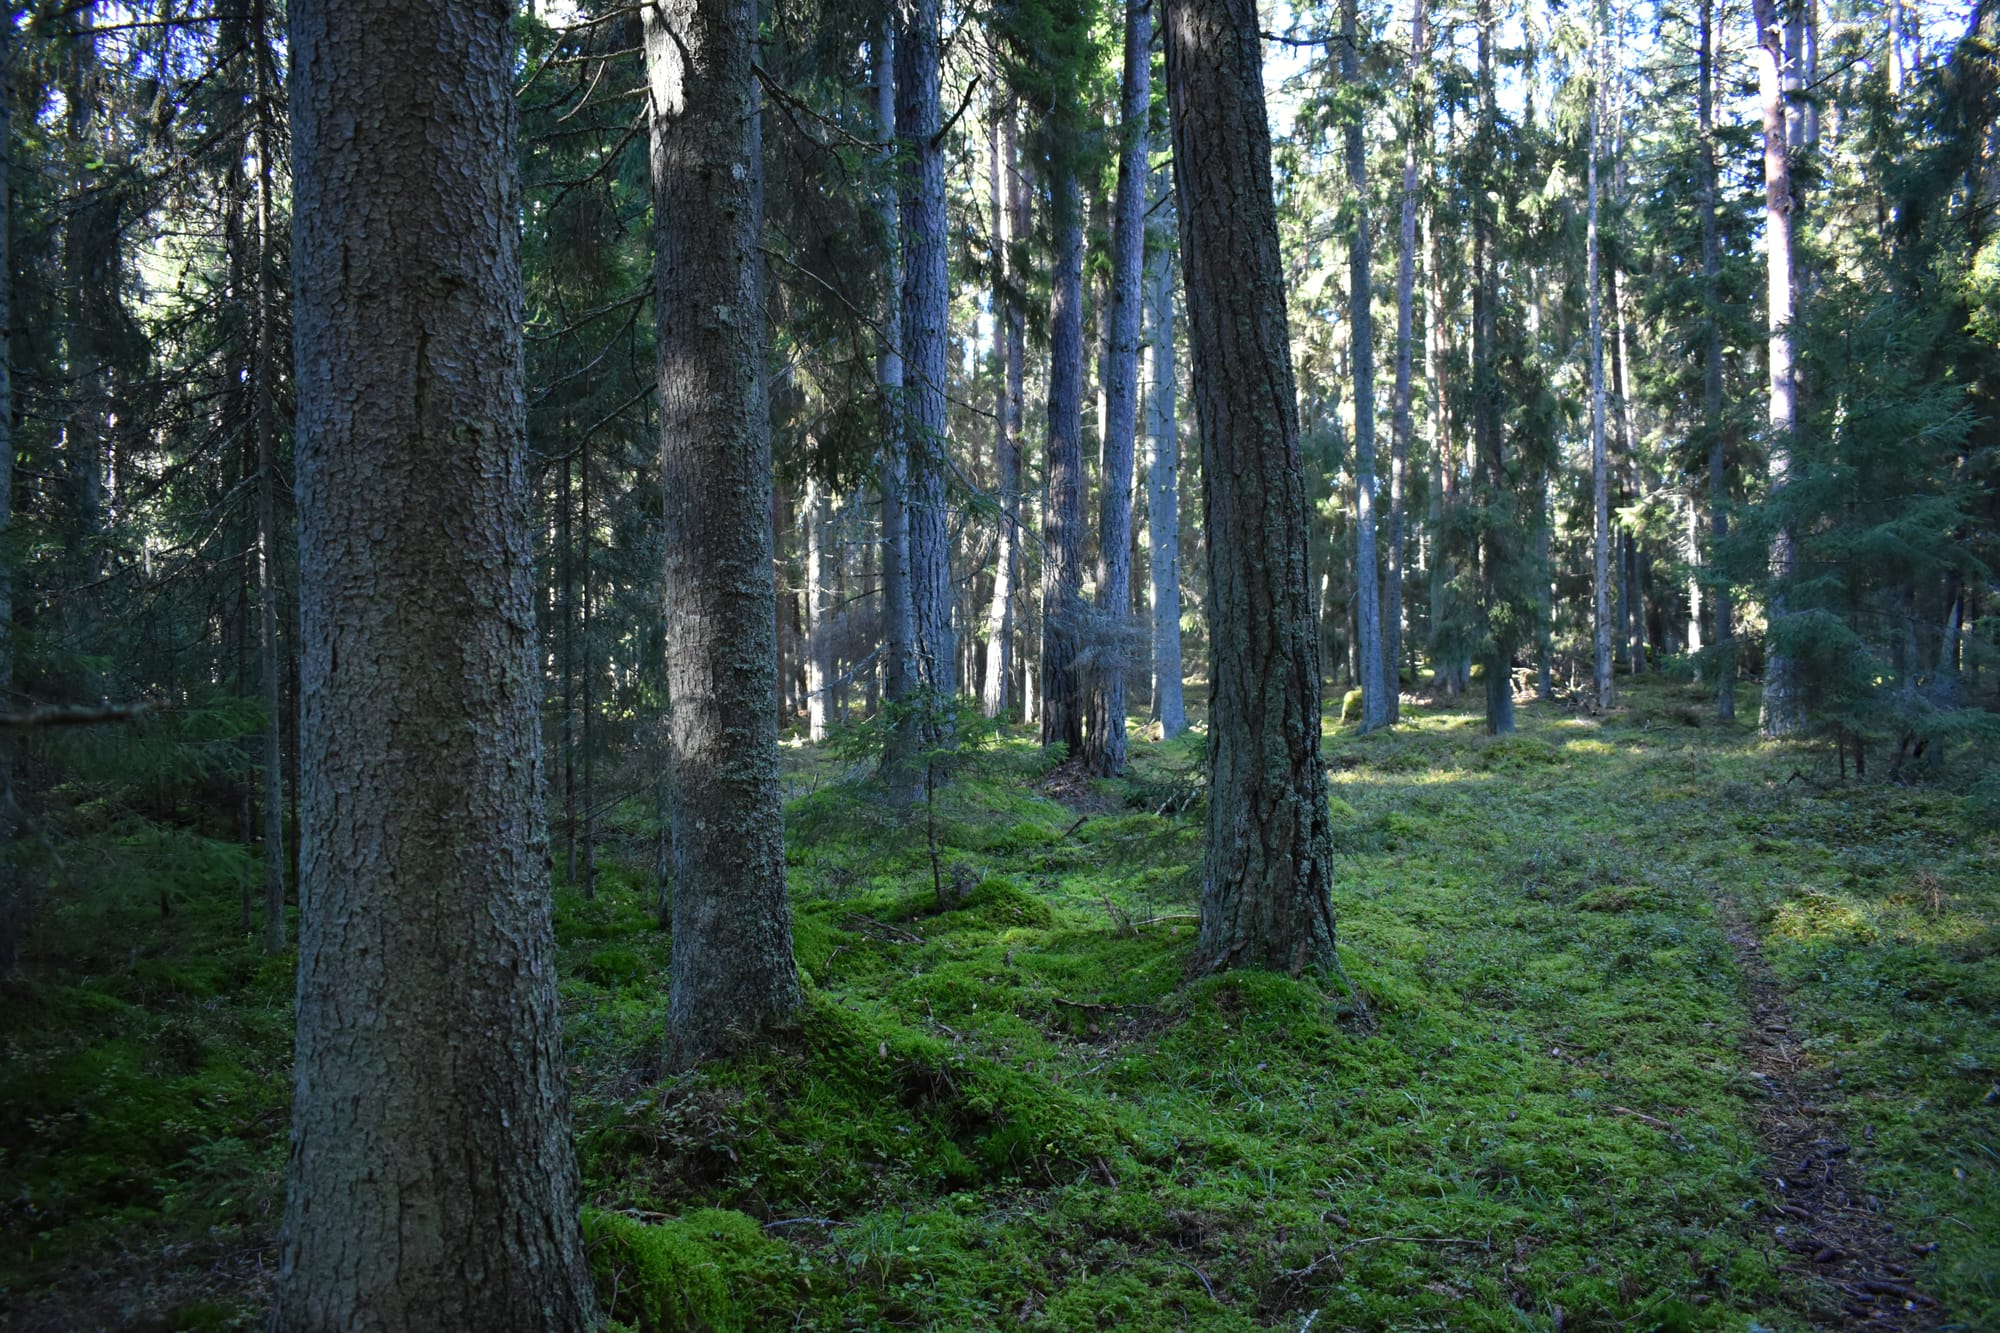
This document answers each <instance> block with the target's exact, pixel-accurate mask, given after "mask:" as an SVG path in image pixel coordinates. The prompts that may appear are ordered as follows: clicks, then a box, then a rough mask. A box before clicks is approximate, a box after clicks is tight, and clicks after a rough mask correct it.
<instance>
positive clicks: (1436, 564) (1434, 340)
mask: <svg viewBox="0 0 2000 1333" xmlns="http://www.w3.org/2000/svg"><path fill="white" fill-rule="evenodd" d="M1423 233H1424V234H1423V246H1424V256H1425V260H1424V280H1425V281H1424V386H1425V389H1426V391H1427V392H1426V394H1425V397H1426V398H1428V399H1429V401H1430V414H1429V421H1428V422H1427V424H1428V426H1429V432H1428V433H1429V435H1430V440H1429V444H1430V451H1429V452H1430V487H1429V503H1428V506H1427V508H1426V513H1425V516H1426V518H1428V520H1429V523H1428V527H1429V529H1430V533H1431V542H1430V556H1429V560H1430V564H1429V567H1428V568H1427V570H1426V571H1425V572H1426V573H1427V574H1428V575H1429V576H1430V578H1429V583H1430V598H1429V606H1428V608H1427V609H1428V613H1429V616H1430V644H1431V656H1432V659H1433V660H1432V662H1431V669H1432V676H1433V677H1434V678H1435V680H1436V681H1437V682H1438V683H1439V684H1441V685H1442V686H1443V688H1444V691H1445V693H1446V694H1449V695H1455V694H1457V693H1458V689H1459V686H1458V681H1457V676H1456V669H1455V666H1454V664H1453V663H1452V662H1451V661H1448V660H1446V657H1445V654H1444V640H1443V637H1442V632H1443V625H1444V621H1445V619H1446V617H1447V614H1448V612H1449V610H1450V597H1451V569H1450V564H1449V561H1448V560H1447V558H1446V554H1445V550H1446V547H1445V542H1444V540H1443V533H1444V520H1445V504H1446V499H1447V496H1448V494H1449V492H1450V490H1451V486H1452V475H1453V473H1452V469H1453V464H1452V462H1451V427H1450V414H1449V412H1448V411H1447V406H1448V405H1447V403H1446V401H1445V392H1446V388H1445V382H1444V315H1443V312H1444V284H1443V280H1442V278H1441V277H1440V272H1441V270H1442V264H1441V263H1440V260H1441V259H1442V252H1441V248H1440V246H1439V244H1438V239H1437V223H1436V219H1435V217H1434V215H1433V210H1431V209H1425V210H1424V221H1423Z"/></svg>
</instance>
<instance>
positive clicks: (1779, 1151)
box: [1718, 900, 1938, 1333]
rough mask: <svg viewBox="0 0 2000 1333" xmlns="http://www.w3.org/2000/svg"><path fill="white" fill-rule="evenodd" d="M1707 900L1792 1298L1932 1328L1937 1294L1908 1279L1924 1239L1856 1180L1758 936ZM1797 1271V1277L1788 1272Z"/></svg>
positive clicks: (1727, 908)
mask: <svg viewBox="0 0 2000 1333" xmlns="http://www.w3.org/2000/svg"><path fill="white" fill-rule="evenodd" d="M1718 906H1719V908H1720V910H1721V911H1722V915H1723V920H1724V921H1725V923H1726V924H1727V927H1728V930H1729V942H1730V944H1731V945H1732V946H1733V947H1734V948H1735V950H1736V965H1737V969H1738V970H1739V971H1740V972H1741V974H1742V978H1743V988H1744V992H1745V995H1746V997H1747V998H1748V1001H1749V1009H1750V1022H1749V1026H1748V1027H1747V1028H1745V1029H1744V1033H1743V1055H1744V1059H1745V1061H1746V1062H1747V1064H1748V1065H1749V1070H1750V1076H1751V1077H1752V1078H1753V1079H1755V1080H1756V1081H1757V1084H1758V1085H1759V1087H1760V1089H1761V1090H1762V1093H1763V1095H1762V1097H1761V1099H1758V1100H1756V1101H1753V1103H1752V1109H1753V1114H1754V1115H1755V1118H1756V1124H1757V1130H1758V1133H1759V1134H1760V1135H1761V1136H1762V1138H1763V1141H1764V1148H1765V1152H1766V1154H1767V1157H1766V1166H1765V1172H1764V1174H1765V1183H1766V1187H1767V1192H1766V1196H1765V1204H1766V1206H1767V1208H1768V1209H1769V1211H1770V1213H1771V1230H1772V1235H1773V1236H1775V1237H1776V1238H1777V1240H1778V1243H1779V1244H1780V1245H1781V1246H1782V1247H1783V1248H1784V1249H1785V1250H1786V1251H1787V1252H1788V1253H1789V1254H1790V1255H1791V1256H1792V1257H1791V1258H1790V1260H1788V1261H1787V1263H1786V1270H1787V1271H1788V1272H1789V1273H1790V1274H1791V1275H1792V1276H1793V1278H1794V1280H1795V1282H1796V1288H1795V1292H1796V1295H1797V1296H1798V1297H1799V1298H1801V1299H1800V1304H1801V1306H1802V1307H1803V1308H1804V1310H1805V1311H1806V1312H1807V1313H1808V1315H1809V1316H1810V1317H1812V1318H1813V1319H1814V1323H1815V1325H1816V1326H1820V1327H1826V1328H1836V1327H1837V1328H1851V1329H1895V1330H1901V1331H1906V1333H1919V1331H1920V1330H1926V1329H1932V1328H1935V1327H1936V1326H1937V1323H1938V1314H1937V1310H1938V1303H1937V1301H1936V1300H1934V1299H1932V1298H1931V1297H1930V1296H1929V1295H1927V1294H1925V1293H1924V1292H1923V1291H1922V1290H1920V1289H1919V1287H1918V1286H1917V1283H1916V1279H1915V1278H1913V1276H1912V1275H1911V1268H1912V1266H1913V1265H1915V1264H1917V1263H1918V1262H1919V1261H1920V1256H1921V1255H1922V1254H1926V1253H1929V1252H1930V1251H1932V1250H1934V1249H1935V1248H1936V1247H1935V1246H1934V1245H1930V1246H1925V1245H1917V1246H1914V1247H1913V1246H1912V1244H1911V1243H1910V1242H1908V1241H1906V1240H1904V1239H1903V1238H1902V1237H1901V1236H1899V1235H1898V1234H1897V1232H1896V1228H1895V1226H1894V1224H1893V1222H1892V1221H1891V1220H1890V1219H1889V1218H1888V1217H1887V1216H1885V1215H1884V1209H1883V1204H1882V1201H1881V1200H1880V1199H1879V1198H1878V1197H1876V1196H1875V1195H1874V1194H1873V1193H1871V1192H1870V1191H1869V1190H1868V1187H1867V1184H1866V1181H1865V1180H1864V1178H1863V1174H1864V1173H1863V1172H1861V1171H1859V1170H1857V1169H1856V1167H1855V1164H1854V1150H1853V1145H1851V1144H1849V1143H1847V1142H1846V1141H1845V1131H1844V1129H1843V1127H1842V1126H1841V1124H1840V1123H1839V1120H1838V1118H1837V1117H1836V1116H1835V1115H1834V1114H1832V1113H1831V1112H1829V1111H1828V1110H1827V1109H1826V1108H1825V1107H1823V1106H1821V1105H1820V1104H1819V1102H1820V1099H1821V1098H1822V1097H1824V1096H1825V1095H1826V1094H1827V1093H1828V1092H1834V1091H1836V1089H1835V1080H1834V1079H1833V1078H1832V1077H1831V1076H1829V1074H1828V1073H1827V1072H1825V1071H1815V1070H1812V1069H1810V1068H1804V1067H1802V1066H1801V1059H1800V1056H1801V1052H1800V1049H1799V1043H1800V1040H1801V1034H1800V1032H1799V1031H1798V1028H1797V1026H1796V1024H1795V1023H1794V1020H1793V1017H1792V1010H1791V1004H1790V1003H1789V1001H1787V999H1786V998H1785V993H1784V988H1783V987H1782V986H1781V985H1780V984H1779V982H1778V979H1777V977H1776V975H1775V974H1774V973H1773V972H1772V971H1771V968H1770V966H1769V964H1767V963H1766V962H1765V961H1764V950H1763V945H1762V943H1761V942H1760V941H1759V940H1758V939H1757V936H1756V933H1755V931H1754V930H1753V929H1752V928H1751V927H1750V926H1749V925H1748V924H1747V923H1745V922H1743V921H1741V920H1740V919H1738V918H1737V914H1736V913H1735V911H1734V910H1733V908H1734V905H1733V904H1731V903H1729V902H1728V901H1727V900H1723V901H1721V902H1720V903H1719V904H1718ZM1836 1095H1837V1094H1836ZM1865 1137H1867V1138H1868V1139H1872V1138H1873V1134H1872V1132H1868V1133H1866V1134H1865ZM1802 1276H1803V1277H1806V1278H1807V1280H1806V1281H1803V1282H1798V1281H1797V1279H1799V1278H1800V1277H1802ZM1822 1288H1831V1291H1826V1290H1823V1289H1822ZM1836 1302H1837V1304H1836Z"/></svg>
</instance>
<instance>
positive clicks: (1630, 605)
mask: <svg viewBox="0 0 2000 1333" xmlns="http://www.w3.org/2000/svg"><path fill="white" fill-rule="evenodd" d="M1619 272H1620V270H1619V267H1618V265H1616V264H1614V265H1612V266H1611V272H1610V280H1611V328H1612V339H1611V366H1612V371H1613V377H1614V379H1615V380H1616V382H1617V385H1618V439H1619V442H1620V443H1621V444H1622V445H1623V446H1624V449H1625V457H1626V460H1627V461H1628V462H1629V463H1630V464H1631V468H1632V498H1633V499H1634V500H1635V501H1639V500H1643V499H1644V498H1645V493H1646V466H1645V461H1644V460H1643V458H1642V457H1641V456H1640V452H1641V451H1640V441H1639V420H1638V414H1637V413H1636V412H1635V411H1634V410H1633V406H1632V361H1631V356H1630V352H1629V349H1628V348H1627V345H1626V341H1625V291H1624V283H1623V282H1621V281H1620V280H1619ZM1625 540H1626V542H1627V544H1628V545H1629V547H1630V549H1631V560H1632V575H1631V581H1630V589H1631V600H1630V601H1629V602H1627V603H1626V608H1625V609H1626V614H1627V616H1628V619H1627V621H1626V622H1625V626H1626V630H1625V632H1626V635H1627V641H1626V648H1625V660H1626V662H1627V663H1628V664H1629V665H1630V666H1631V668H1632V674H1633V675H1635V676H1643V675H1645V674H1646V630H1645V626H1646V594H1645V588H1644V587H1643V585H1642V584H1641V583H1640V580H1639V555H1638V550H1639V539H1638V538H1637V537H1636V536H1634V535H1631V534H1627V535H1626V539H1625Z"/></svg>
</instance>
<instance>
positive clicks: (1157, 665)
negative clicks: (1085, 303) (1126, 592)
mask: <svg viewBox="0 0 2000 1333" xmlns="http://www.w3.org/2000/svg"><path fill="white" fill-rule="evenodd" d="M1169 250H1170V246H1169V241H1168V238H1167V237H1166V236H1165V235H1158V236H1155V237H1154V246H1153V249H1152V251H1151V253H1150V254H1149V256H1148V258H1147V261H1146V262H1147V268H1148V277H1149V286H1150V288H1151V291H1152V300H1151V304H1152V307H1153V329H1152V337H1151V338H1150V339H1149V340H1148V341H1147V343H1146V358H1147V362H1148V369H1147V380H1148V383H1149V384H1150V385H1151V389H1150V390H1149V392H1148V393H1147V396H1146V417H1147V430H1146V437H1147V451H1146V532H1147V538H1148V544H1149V545H1150V547H1151V551H1150V556H1151V559H1150V561H1149V571H1150V573H1151V576H1152V612H1153V717H1154V719H1155V720H1156V721H1158V722H1159V724H1160V739H1161V740H1172V739H1173V738H1174V737H1176V736H1178V735H1180V734H1181V733H1182V732H1183V731H1186V730H1187V705H1186V702H1185V700H1184V699H1183V698H1182V693H1181V687H1182V667H1181V531H1180V529H1181V510H1180V466H1181V449H1180V435H1179V421H1178V420H1177V410H1176V409H1177V404H1176V402H1175V397H1176V394H1177V392H1178V389H1179V385H1177V384H1176V383H1175V376H1176V371H1175V369H1174V274H1173V263H1172V257H1171V255H1170V253H1169Z"/></svg>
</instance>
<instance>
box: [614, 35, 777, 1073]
mask: <svg viewBox="0 0 2000 1333" xmlns="http://www.w3.org/2000/svg"><path fill="white" fill-rule="evenodd" d="M756 27H757V23H756V6H755V3H754V0H669V3H666V4H664V5H661V6H658V7H655V8H653V9H649V10H647V11H646V13H645V26H644V42H645V59H646V69H647V75H648V79H649V82H650V84H651V89H652V107H651V149H652V185H653V244H654V268H653V275H654V284H655V286H654V290H655V291H656V292H657V293H659V295H658V297H657V298H656V300H655V310H656V314H657V318H658V326H659V333H658V337H659V376H660V381H659V403H660V480H661V485H662V487H663V489H664V491H665V499H666V506H665V516H666V522H665V531H664V544H665V547H666V577H665V581H664V589H665V600H666V605H667V664H668V693H669V696H670V697H671V698H672V699H673V715H672V724H671V725H672V733H671V734H672V747H671V755H672V765H673V786H674V795H675V800H674V815H673V818H674V924H673V982H672V987H671V990H670V992H669V995H668V999H667V1052H666V1056H667V1061H668V1063H669V1065H671V1066H676V1067H683V1066H686V1065H689V1064H692V1063H694V1062H696V1061H699V1060H702V1059H705V1058H707V1057H708V1056H710V1055H713V1054H715V1053H717V1052H719V1051H722V1050H724V1049H726V1048H727V1047H728V1046H729V1045H731V1044H732V1043H733V1042H735V1041H738V1040H741V1039H744V1038H748V1037H753V1036H755V1035H757V1034H761V1033H764V1032H767V1031H770V1030H773V1029H778V1028H782V1027H784V1026H786V1025H788V1024H789V1023H790V1022H791V1021H792V1020H793V1018H794V1016H795V1014H796V1012H797V1010H798V1007H799V1004H800V992H799V981H798V971H797V968H796V966H795V965H794V963H793V961H792V926H791V907H790V903H789V901H788V900H787V898H786V896H785V853H784V815H783V811H782V809H781V805H780V789H779V773H778V748H777V720H776V718H775V717H773V716H772V713H773V710H774V709H775V708H776V704H777V681H776V672H777V643H776V635H777V608H776V605H775V599H774V593H773V589H772V584H771V557H772V545H771V527H770V512H771V442H770V433H769V432H770V420H769V416H768V414H767V412H766V409H765V403H764V397H763V392H762V389H763V373H762V358H763V354H762V347H761V336H760V335H761V330H762V320H763V313H762V308H761V303H760V301H759V300H758V296H759V291H758V288H759V277H760V274H759V262H758V258H757V256H758V241H759V237H758V229H757V221H758V209H757V200H756V197H755V195H756V179H757V176H758V172H757V169H756V165H755V163H756V152H757V146H758V138H759V136H758V125H757V121H758V112H757V101H756V91H755V84H754V83H753V82H752V68H751V61H752V54H753V50H754V42H755V38H756Z"/></svg>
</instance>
